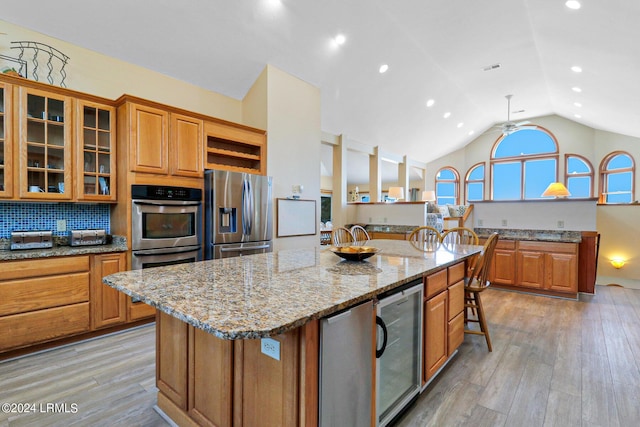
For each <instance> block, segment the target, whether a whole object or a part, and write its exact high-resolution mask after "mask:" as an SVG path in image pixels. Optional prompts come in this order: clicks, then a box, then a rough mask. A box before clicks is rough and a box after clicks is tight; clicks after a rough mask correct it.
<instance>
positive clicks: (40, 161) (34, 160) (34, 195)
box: [17, 87, 73, 200]
mask: <svg viewBox="0 0 640 427" xmlns="http://www.w3.org/2000/svg"><path fill="white" fill-rule="evenodd" d="M18 92H19V95H18V111H19V119H18V143H19V154H18V156H17V159H18V160H17V162H18V163H17V164H18V168H19V171H20V172H19V180H18V189H19V190H18V192H19V195H20V198H24V199H40V200H42V199H46V200H70V199H71V198H72V196H73V187H72V183H73V177H72V176H73V172H72V163H71V159H72V150H73V148H72V147H73V140H72V138H73V132H72V123H73V113H72V112H73V106H72V103H73V101H72V98H71V97H70V96H65V95H61V94H58V93H55V92H47V91H45V90H40V89H34V88H30V87H21V88H20V89H19V91H18Z"/></svg>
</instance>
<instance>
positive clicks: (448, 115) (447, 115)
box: [442, 111, 451, 119]
mask: <svg viewBox="0 0 640 427" xmlns="http://www.w3.org/2000/svg"><path fill="white" fill-rule="evenodd" d="M442 117H444V118H445V119H448V118H449V117H451V113H450V112H448V111H447V112H446V113H444V116H442Z"/></svg>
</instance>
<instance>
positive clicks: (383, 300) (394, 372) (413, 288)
mask: <svg viewBox="0 0 640 427" xmlns="http://www.w3.org/2000/svg"><path fill="white" fill-rule="evenodd" d="M422 293H423V284H422V279H420V280H416V281H414V282H411V283H408V284H406V285H404V286H402V287H400V288H398V289H394V290H392V291H390V292H389V293H387V294H386V295H381V296H380V300H379V302H378V304H377V317H376V323H377V325H378V334H377V341H378V344H377V349H376V384H377V390H376V402H377V403H376V408H377V418H378V419H377V425H378V426H385V425H387V424H388V423H389V422H390V421H392V420H393V419H394V418H395V417H396V416H397V415H398V414H399V413H400V412H401V411H402V410H403V409H404V408H405V407H406V406H407V405H408V404H409V403H410V402H411V401H412V400H413V399H414V398H415V397H416V396H418V394H419V393H420V388H421V385H422V384H421V377H422V369H421V368H422Z"/></svg>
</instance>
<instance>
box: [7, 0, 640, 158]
mask: <svg viewBox="0 0 640 427" xmlns="http://www.w3.org/2000/svg"><path fill="white" fill-rule="evenodd" d="M581 3H582V7H581V8H580V9H578V10H572V9H570V8H568V7H566V6H565V0H474V1H462V0H394V1H380V0H322V1H317V0H242V1H228V0H191V1H187V2H184V1H174V0H171V1H169V0H153V1H152V0H147V1H143V0H140V1H128V0H111V1H108V2H105V1H97V0H87V1H82V2H78V1H72V0H56V1H42V0H40V1H36V0H22V1H13V2H4V4H3V5H2V19H4V20H6V21H8V22H12V23H15V24H17V25H21V26H24V27H26V28H30V29H33V30H36V31H39V32H41V33H44V34H47V35H49V36H53V37H56V38H59V39H62V40H65V41H67V42H71V43H73V44H76V45H78V46H82V47H85V48H89V49H91V50H94V51H97V52H100V53H103V54H105V55H109V56H112V57H116V58H119V59H122V60H125V61H127V62H131V63H135V64H138V65H141V66H144V67H147V68H149V69H152V70H156V71H159V72H161V73H164V74H167V75H169V76H172V77H175V78H177V79H180V80H184V81H187V82H190V83H193V84H196V85H198V86H201V87H203V88H206V89H209V90H212V91H215V92H219V93H221V94H224V95H228V96H230V97H233V98H236V99H242V98H243V97H244V95H245V94H246V93H247V91H248V89H249V88H250V87H251V85H252V84H253V83H254V81H255V79H256V78H257V76H258V75H259V73H260V72H261V71H262V70H263V68H264V66H265V65H266V64H272V65H274V66H276V67H278V68H280V69H282V70H283V71H286V72H287V73H289V74H292V75H294V76H296V77H299V78H301V79H302V80H305V81H307V82H309V83H311V84H313V85H315V86H317V87H319V88H320V89H321V94H322V95H321V97H322V99H321V102H322V130H323V131H326V132H329V133H333V134H343V135H345V136H347V137H348V138H350V139H352V140H355V141H359V142H362V143H364V144H368V145H372V146H380V147H381V148H382V149H383V150H387V151H390V152H393V153H397V154H400V155H404V154H406V155H408V156H410V157H411V158H413V159H415V160H419V161H424V162H428V161H430V160H433V159H435V158H438V157H440V156H442V155H444V154H447V153H449V152H451V151H454V150H456V149H459V148H461V147H463V146H464V145H465V144H467V143H469V142H470V141H472V140H473V139H474V138H475V137H476V136H477V135H478V134H480V133H482V132H484V131H486V130H487V129H489V128H491V127H492V126H494V125H496V124H500V123H502V122H504V121H506V119H507V104H506V100H505V95H507V94H513V99H512V102H511V110H512V113H511V119H512V120H514V121H520V120H525V119H527V118H531V117H537V116H542V115H548V114H557V115H559V116H562V117H566V118H569V119H571V120H574V121H577V122H579V123H583V124H585V125H588V126H590V127H593V128H597V129H603V130H608V131H613V132H617V133H622V134H625V135H631V136H635V137H640V126H639V123H640V108H638V107H639V105H638V104H639V103H640V78H639V76H640V43H639V40H640V25H638V22H639V21H640V2H638V1H636V0H610V1H601V0H581ZM339 34H342V35H343V36H344V38H345V40H344V43H343V44H341V45H339V44H337V43H336V39H335V38H336V36H338V35H339ZM383 64H387V65H388V70H387V71H386V72H385V73H380V72H379V69H380V67H381V65H383ZM573 66H579V67H581V70H582V71H581V72H575V71H572V69H571V68H572V67H573ZM576 88H577V89H580V91H577V89H576ZM430 99H431V100H433V105H432V106H430V107H428V106H427V101H428V100H430ZM445 113H449V114H450V115H449V117H448V118H445V117H444V116H445Z"/></svg>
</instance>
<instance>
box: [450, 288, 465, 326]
mask: <svg viewBox="0 0 640 427" xmlns="http://www.w3.org/2000/svg"><path fill="white" fill-rule="evenodd" d="M462 310H464V280H460V281H459V282H458V283H456V284H454V285H451V286H449V320H451V319H453V318H454V317H456V316H457V315H458V314H460V313H462Z"/></svg>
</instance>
